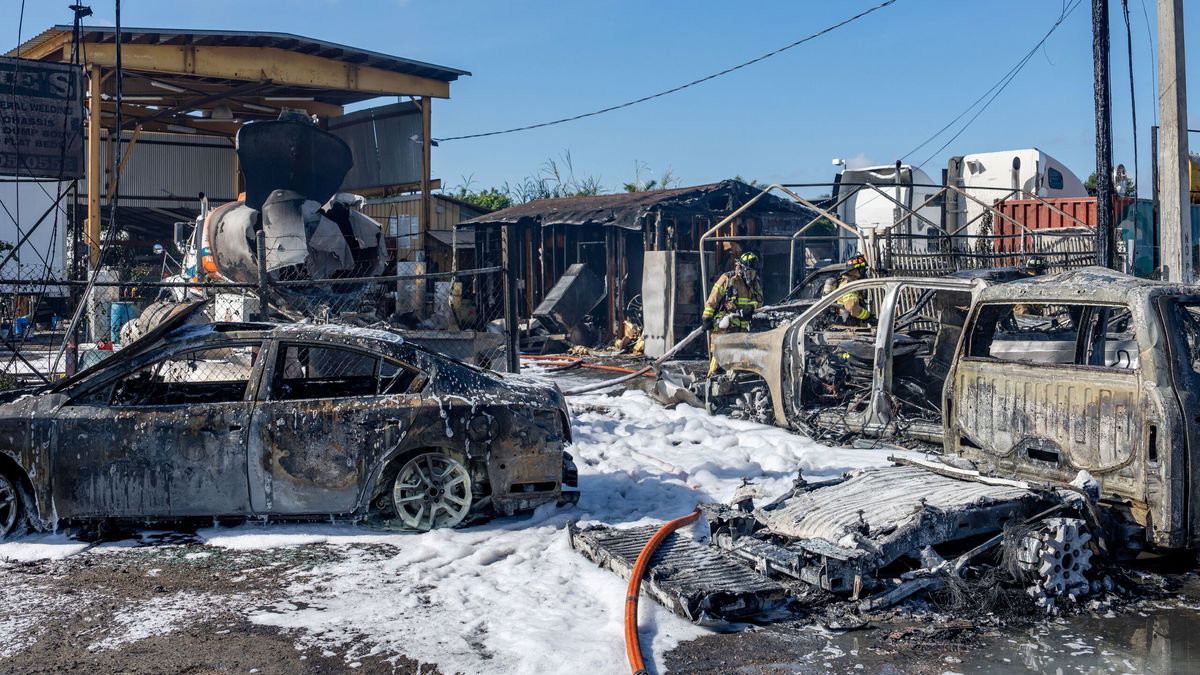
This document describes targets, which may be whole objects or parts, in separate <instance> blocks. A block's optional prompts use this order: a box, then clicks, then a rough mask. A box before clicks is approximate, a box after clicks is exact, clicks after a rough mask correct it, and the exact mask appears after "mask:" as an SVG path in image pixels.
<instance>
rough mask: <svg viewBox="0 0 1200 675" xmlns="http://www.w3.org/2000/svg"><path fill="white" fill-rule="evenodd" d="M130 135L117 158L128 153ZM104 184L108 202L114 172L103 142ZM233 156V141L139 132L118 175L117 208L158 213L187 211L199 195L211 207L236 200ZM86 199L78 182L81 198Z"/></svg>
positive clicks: (107, 145)
mask: <svg viewBox="0 0 1200 675" xmlns="http://www.w3.org/2000/svg"><path fill="white" fill-rule="evenodd" d="M131 136H132V132H125V133H124V134H123V136H122V140H123V142H122V143H121V148H120V152H121V154H122V156H123V155H124V153H125V151H126V149H127V148H128V147H129V139H130V137H131ZM102 147H103V148H104V155H103V166H104V167H105V179H104V181H103V182H102V185H103V188H104V191H105V192H104V195H105V199H107V196H108V189H109V188H108V173H109V172H110V171H111V168H112V159H111V155H110V153H111V152H112V144H110V143H108V142H107V139H105V142H104V143H103V144H102ZM236 178H237V155H236V153H235V152H234V148H233V141H232V139H226V138H223V137H218V136H199V135H195V134H165V133H151V132H142V133H140V134H138V137H137V141H136V142H135V143H134V144H133V150H132V154H131V155H130V156H129V160H128V161H127V162H126V164H125V169H124V170H123V171H122V173H121V183H120V190H121V201H120V203H121V205H122V206H147V207H159V208H178V207H191V208H194V207H195V206H196V204H197V201H198V198H199V194H200V193H201V192H203V193H204V194H205V195H207V196H208V198H209V199H210V200H212V201H213V202H217V203H219V202H226V201H232V200H234V199H237V193H236V192H235V188H234V186H235V185H236V183H235V180H236ZM86 193H87V188H86V181H83V182H80V194H81V196H82V195H84V194H86Z"/></svg>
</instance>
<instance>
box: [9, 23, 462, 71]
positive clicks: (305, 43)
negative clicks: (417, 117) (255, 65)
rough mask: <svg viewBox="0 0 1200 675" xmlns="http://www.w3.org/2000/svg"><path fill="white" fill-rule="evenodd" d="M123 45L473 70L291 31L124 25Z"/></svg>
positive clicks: (25, 46) (97, 37)
mask: <svg viewBox="0 0 1200 675" xmlns="http://www.w3.org/2000/svg"><path fill="white" fill-rule="evenodd" d="M71 30H72V28H71V26H69V25H58V26H54V27H53V28H50V29H47V30H45V31H43V32H42V33H41V34H40V35H37V36H36V37H33V38H30V39H29V40H26V41H25V42H24V43H22V44H21V45H20V46H19V47H17V48H16V49H12V50H9V51H8V53H6V54H5V56H16V55H17V54H18V53H19V52H20V53H23V52H26V51H29V50H31V49H33V48H34V47H37V46H38V45H41V44H43V43H45V42H47V41H49V40H51V39H54V38H55V37H58V36H59V35H62V34H64V33H65V34H67V35H70V34H71ZM81 30H82V32H83V34H82V40H83V42H93V43H106V42H107V43H111V42H113V41H114V40H116V29H115V28H113V27H111V26H83V27H82V28H81ZM121 38H122V44H170V45H203V46H208V47H221V46H226V47H276V48H279V49H286V50H287V51H290V52H299V53H301V54H310V55H313V56H319V57H322V58H327V59H332V60H335V61H343V62H345V63H353V64H356V65H362V66H370V67H372V68H380V69H383V70H390V71H393V72H397V73H405V74H408V75H416V76H419V77H426V78H430V79H434V80H441V81H442V82H453V81H454V80H457V79H458V78H459V76H462V75H470V74H471V73H469V72H467V71H465V70H459V69H457V68H450V67H447V66H439V65H436V64H432V63H426V62H424V61H415V60H413V59H405V58H401V57H398V56H390V55H388V54H380V53H379V52H373V51H370V50H366V49H359V48H357V47H349V46H347V45H341V44H337V43H335V42H326V41H324V40H316V39H313V38H309V37H304V36H301V35H292V34H291V33H267V32H259V31H236V30H193V29H184V28H122V29H121Z"/></svg>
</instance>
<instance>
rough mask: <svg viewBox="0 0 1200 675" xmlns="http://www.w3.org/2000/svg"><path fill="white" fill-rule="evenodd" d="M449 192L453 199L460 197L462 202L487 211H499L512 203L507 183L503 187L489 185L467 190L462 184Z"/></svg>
mask: <svg viewBox="0 0 1200 675" xmlns="http://www.w3.org/2000/svg"><path fill="white" fill-rule="evenodd" d="M449 194H450V196H451V197H454V198H455V199H461V200H462V201H464V202H467V203H470V204H474V205H475V206H478V207H480V208H484V209H487V210H489V211H499V210H500V209H507V208H508V207H510V206H512V205H513V198H512V195H511V194H509V189H508V185H505V186H504V187H503V188H495V187H490V188H486V189H483V190H469V189H468V188H467V187H466V186H465V185H463V186H459V188H458V189H457V190H455V191H454V192H451V193H449Z"/></svg>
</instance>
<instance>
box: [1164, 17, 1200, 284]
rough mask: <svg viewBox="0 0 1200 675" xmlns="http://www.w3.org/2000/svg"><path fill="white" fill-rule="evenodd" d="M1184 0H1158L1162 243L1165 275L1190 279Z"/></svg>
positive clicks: (1190, 242)
mask: <svg viewBox="0 0 1200 675" xmlns="http://www.w3.org/2000/svg"><path fill="white" fill-rule="evenodd" d="M1184 66H1185V64H1184V51H1183V0H1158V117H1159V120H1160V128H1159V132H1158V157H1159V161H1160V162H1161V165H1160V166H1159V171H1158V175H1159V180H1158V204H1159V207H1158V208H1159V214H1158V223H1159V225H1158V242H1159V254H1160V255H1159V257H1160V260H1162V277H1163V279H1165V280H1167V281H1174V282H1177V283H1185V284H1190V283H1192V281H1193V280H1194V269H1193V266H1192V250H1193V242H1192V205H1191V192H1190V186H1189V180H1188V137H1187V88H1186V87H1185V80H1184Z"/></svg>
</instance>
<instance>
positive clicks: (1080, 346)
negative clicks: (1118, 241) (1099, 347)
mask: <svg viewBox="0 0 1200 675" xmlns="http://www.w3.org/2000/svg"><path fill="white" fill-rule="evenodd" d="M1015 305H1061V306H1079V307H1085V308H1087V309H1088V310H1089V312H1088V315H1087V317H1085V320H1084V321H1082V322H1081V323H1080V325H1079V326H1077V327H1076V337H1075V356H1074V357H1073V360H1075V361H1078V360H1080V357H1081V350H1082V351H1083V353H1084V354H1086V347H1087V344H1086V339H1085V334H1086V333H1087V328H1088V327H1089V325H1090V324H1091V322H1092V320H1093V318H1094V316H1095V313H1094V312H1095V310H1096V309H1097V308H1100V309H1106V308H1107V309H1125V310H1126V311H1128V312H1129V315H1130V319H1131V321H1132V332H1133V340H1134V342H1136V343H1137V346H1138V350H1139V354H1140V350H1141V339H1140V337H1139V332H1140V331H1139V330H1138V328H1139V326H1138V323H1139V322H1138V318H1137V316H1138V315H1137V312H1135V311H1134V306H1133V305H1132V304H1130V303H1128V302H1124V303H1122V302H1080V301H1079V300H1075V299H1066V300H1045V299H1041V298H1020V299H1008V300H1006V299H995V300H989V301H987V302H981V303H977V304H976V305H975V307H974V309H973V310H972V311H971V316H970V318H968V319H967V327H968V328H969V330H966V331H964V335H963V336H962V339H961V340H960V349H959V358H960V359H962V360H963V361H969V362H974V363H1011V364H1017V365H1020V366H1022V367H1031V368H1047V369H1051V370H1076V369H1083V370H1087V371H1094V372H1105V373H1118V374H1129V375H1140V374H1141V372H1142V368H1143V367H1144V364H1143V363H1142V362H1141V359H1140V358H1139V359H1138V364H1137V366H1136V367H1118V366H1107V365H1094V364H1087V363H1042V362H1039V361H1031V360H1028V359H1002V358H999V357H995V356H991V355H983V356H980V355H976V354H973V352H974V351H975V345H976V340H977V336H976V328H977V327H978V325H979V318H980V316H981V315H982V314H983V313H984V312H985V311H987V310H988V309H989V308H991V307H997V306H1008V307H1012V306H1015ZM997 324H998V322H997ZM994 339H995V328H994V327H993V331H992V340H994Z"/></svg>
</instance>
